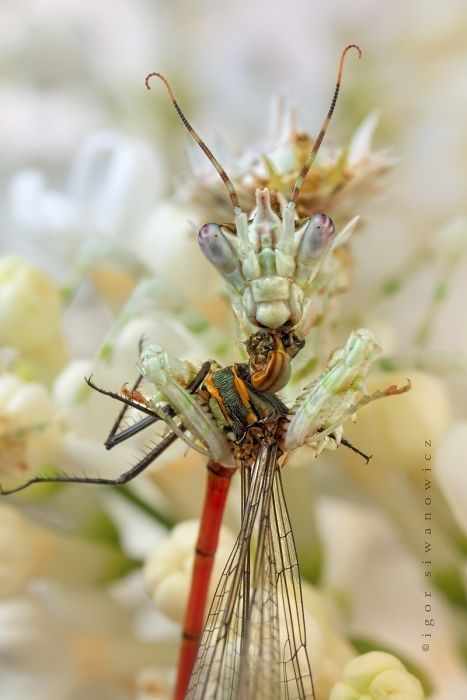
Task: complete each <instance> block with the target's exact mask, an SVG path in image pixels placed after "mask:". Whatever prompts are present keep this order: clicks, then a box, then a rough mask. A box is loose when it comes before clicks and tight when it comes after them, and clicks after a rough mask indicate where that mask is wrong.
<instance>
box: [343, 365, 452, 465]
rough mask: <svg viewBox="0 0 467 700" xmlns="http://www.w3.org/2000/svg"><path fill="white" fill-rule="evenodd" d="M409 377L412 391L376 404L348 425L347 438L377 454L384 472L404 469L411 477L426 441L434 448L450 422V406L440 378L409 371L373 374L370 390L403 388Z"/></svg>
mask: <svg viewBox="0 0 467 700" xmlns="http://www.w3.org/2000/svg"><path fill="white" fill-rule="evenodd" d="M408 375H409V376H410V380H411V382H412V388H411V390H410V391H409V392H407V393H406V394H404V395H403V396H399V397H397V400H394V401H377V402H376V404H374V405H372V406H371V407H368V408H367V407H364V408H362V410H361V411H359V413H358V418H357V420H356V422H355V423H354V424H351V423H348V424H347V427H346V437H348V439H349V440H350V441H351V442H352V443H353V444H355V445H357V446H358V447H361V449H363V450H364V451H365V452H367V453H369V454H372V455H374V459H375V462H377V464H378V465H380V468H381V469H382V470H392V469H394V468H395V469H401V470H404V471H406V472H407V473H409V474H416V473H417V472H419V471H420V461H421V459H422V457H423V454H424V452H425V440H430V441H431V444H432V448H433V449H434V448H435V447H436V445H437V444H439V441H440V439H441V437H442V436H443V434H444V432H445V431H446V429H447V427H448V425H449V422H450V420H451V405H450V400H449V396H448V393H447V390H446V387H445V386H444V385H443V382H442V381H441V380H440V379H438V378H437V377H435V376H433V375H430V374H428V373H426V372H420V371H417V370H413V369H410V370H409V369H408V370H407V373H403V372H401V371H399V372H388V373H385V374H373V375H371V376H370V378H369V381H368V388H369V390H370V391H373V390H374V389H376V388H377V387H378V386H381V385H382V384H384V385H388V384H389V385H392V384H394V385H396V386H401V385H402V384H404V382H406V380H407V376H408Z"/></svg>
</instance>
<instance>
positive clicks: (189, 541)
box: [144, 520, 234, 623]
mask: <svg viewBox="0 0 467 700" xmlns="http://www.w3.org/2000/svg"><path fill="white" fill-rule="evenodd" d="M198 528H199V522H198V521H197V520H187V521H185V522H183V523H179V524H178V525H176V526H175V527H174V528H173V530H172V531H171V532H170V533H169V535H168V537H167V538H166V539H165V540H163V541H162V542H160V543H159V544H158V545H157V546H156V548H155V549H154V550H153V551H152V553H151V554H150V555H149V557H148V558H147V559H146V563H145V566H144V580H145V585H146V590H147V591H148V593H149V595H150V596H151V598H152V600H153V601H154V603H155V605H156V607H157V608H158V610H160V611H161V612H163V613H165V615H167V617H169V618H170V619H171V620H174V622H179V623H181V622H182V620H183V614H184V611H185V607H186V603H187V600H188V593H189V590H190V583H191V572H192V569H193V561H194V551H195V544H196V539H197V536H198ZM233 543H234V539H233V537H232V535H231V534H230V533H229V531H228V530H226V529H225V528H221V532H220V537H219V546H218V549H217V552H216V558H215V563H214V568H213V572H212V576H211V593H213V592H214V588H215V586H216V584H217V581H218V580H219V578H220V575H221V572H222V569H223V566H224V564H225V561H226V560H227V557H228V555H229V553H230V550H231V548H232V546H233Z"/></svg>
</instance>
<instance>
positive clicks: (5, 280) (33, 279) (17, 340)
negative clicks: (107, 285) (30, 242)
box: [0, 256, 66, 377]
mask: <svg viewBox="0 0 467 700" xmlns="http://www.w3.org/2000/svg"><path fill="white" fill-rule="evenodd" d="M62 312H63V310H62V302H61V299H60V293H59V290H58V287H57V286H56V284H55V283H54V282H53V280H52V279H51V278H50V277H48V276H47V275H46V274H45V273H44V272H42V271H41V270H39V269H38V268H36V267H34V266H33V265H31V264H30V263H28V262H27V261H26V260H23V259H22V258H18V257H14V256H4V257H0V345H9V346H11V347H13V348H15V349H16V350H17V352H18V353H19V357H18V363H19V365H20V366H21V365H23V368H24V371H29V372H30V373H32V374H34V375H44V376H46V377H50V374H51V373H53V372H55V371H57V370H58V369H59V368H60V367H61V366H62V365H63V363H64V361H65V358H66V350H65V344H64V340H63V335H62V329H61V322H62Z"/></svg>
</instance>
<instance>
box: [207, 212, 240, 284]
mask: <svg viewBox="0 0 467 700" xmlns="http://www.w3.org/2000/svg"><path fill="white" fill-rule="evenodd" d="M198 243H199V247H200V248H201V252H202V253H203V255H204V256H205V257H206V258H207V259H208V260H209V262H211V263H212V264H213V265H214V267H215V268H217V269H218V270H219V272H220V273H221V274H222V275H224V276H225V275H226V274H229V273H231V272H234V271H235V270H236V269H237V267H238V260H237V255H236V253H235V250H234V249H233V247H232V246H231V245H230V243H229V241H228V240H227V238H226V236H225V235H224V234H223V233H222V230H221V228H220V226H218V225H217V224H205V225H204V226H203V227H202V228H201V229H200V230H199V233H198Z"/></svg>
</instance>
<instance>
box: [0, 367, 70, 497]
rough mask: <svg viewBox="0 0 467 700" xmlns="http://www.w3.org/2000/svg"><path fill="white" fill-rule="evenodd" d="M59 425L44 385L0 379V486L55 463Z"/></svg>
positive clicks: (14, 378) (7, 377) (7, 376)
mask: <svg viewBox="0 0 467 700" xmlns="http://www.w3.org/2000/svg"><path fill="white" fill-rule="evenodd" d="M60 433H61V428H60V421H59V419H58V414H57V411H56V408H55V406H54V404H53V401H52V399H51V397H50V395H49V393H48V391H47V389H46V388H45V387H44V386H43V385H42V384H37V383H29V382H24V381H22V380H21V379H20V378H19V377H17V376H15V375H14V374H3V375H1V376H0V458H1V464H0V482H1V483H2V484H3V486H6V484H7V483H9V481H11V480H13V479H14V480H15V482H17V481H18V479H19V477H22V478H23V479H26V478H28V476H31V475H33V474H35V473H36V472H37V471H38V470H39V469H40V468H41V467H43V466H46V465H47V464H49V463H51V462H53V461H54V460H55V458H56V455H57V451H58V448H59V442H60Z"/></svg>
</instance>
